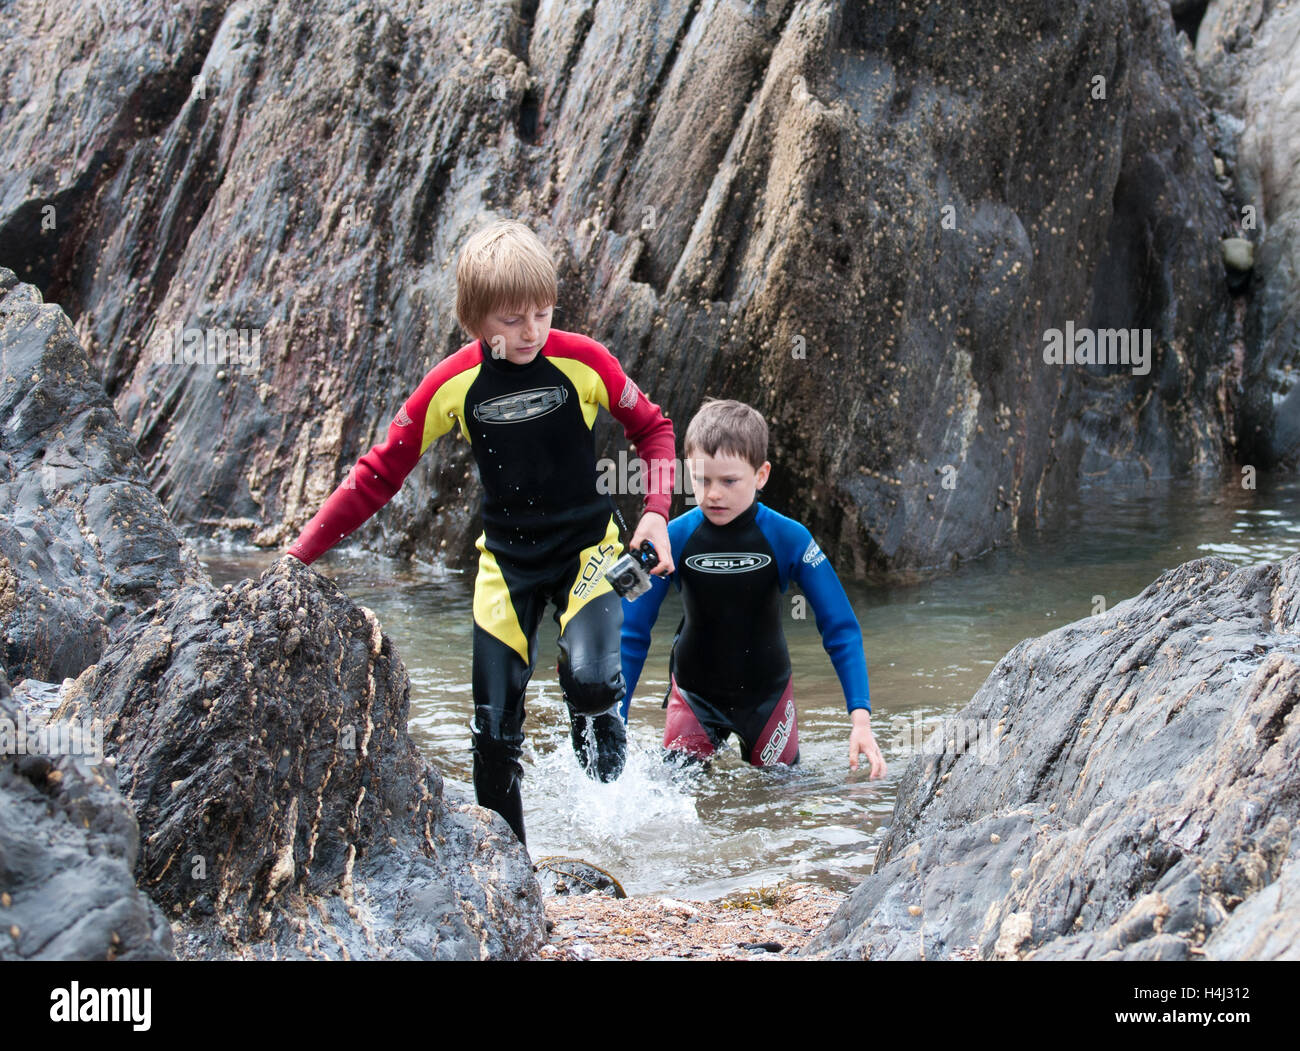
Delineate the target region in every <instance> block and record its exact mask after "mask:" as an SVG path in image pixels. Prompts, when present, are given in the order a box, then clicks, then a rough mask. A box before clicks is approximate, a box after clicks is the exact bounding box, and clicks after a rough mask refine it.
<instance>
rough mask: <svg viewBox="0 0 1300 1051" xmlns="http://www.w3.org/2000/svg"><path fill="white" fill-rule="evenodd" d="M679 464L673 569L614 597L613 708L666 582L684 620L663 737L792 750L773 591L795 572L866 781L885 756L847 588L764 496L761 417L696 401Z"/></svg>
mask: <svg viewBox="0 0 1300 1051" xmlns="http://www.w3.org/2000/svg"><path fill="white" fill-rule="evenodd" d="M685 453H686V462H687V467H688V469H689V470H690V472H691V480H692V485H693V489H694V492H695V497H696V499H697V500H698V502H699V506H698V507H696V508H694V509H692V510H691V511H689V512H687V513H686V514H684V515H680V516H678V517H677V518H674V519H673V520H672V521H671V522H669V523H668V537H669V541H670V543H671V544H672V551H673V557H674V561H675V562H676V569H675V571H674V572H673V573H671V574H669V575H668V576H667V577H665V576H656V577H652V578H651V589H650V591H649V592H647V593H646V594H643V595H642V596H641V597H640V598H638V599H636V600H635V601H632V602H629V601H627V600H626V599H625V600H624V601H623V642H622V655H623V676H624V678H625V680H626V681H627V693H626V694H625V695H624V699H623V705H622V711H623V717H624V719H626V718H627V712H628V705H629V701H630V699H631V697H632V691H633V690H634V689H635V688H636V683H637V679H638V678H639V677H640V675H641V668H642V666H643V665H644V664H645V659H646V653H647V652H648V651H649V648H650V629H651V627H652V626H653V624H654V622H655V618H656V616H657V615H658V613H659V607H660V605H661V604H662V602H663V600H664V596H665V595H666V594H667V592H668V581H669V580H670V579H671V580H672V581H673V582H674V583H675V584H676V585H677V588H678V589H679V590H680V591H681V593H682V603H683V605H684V606H685V610H686V617H685V619H684V621H683V623H682V628H681V633H680V635H679V636H678V638H677V640H676V643H675V644H674V646H673V652H672V657H671V659H670V671H669V674H670V679H671V687H670V689H669V695H668V703H667V708H668V716H667V722H666V724H665V726H664V747H665V748H666V749H668V750H669V751H670V752H682V753H685V754H687V755H689V756H693V757H695V758H699V759H703V758H707V757H708V756H711V755H712V754H713V753H714V751H715V750H716V749H717V748H718V747H719V746H720V745H721V744H722V742H723V741H724V740H725V739H726V738H727V736H728V735H729V734H732V733H734V734H736V736H737V737H739V738H740V742H741V752H742V754H743V755H744V757H745V759H746V760H747V761H748V762H750V763H752V764H753V765H755V766H768V765H771V764H773V763H796V762H798V761H799V731H798V727H797V725H796V721H795V705H794V696H793V680H792V678H791V671H790V654H789V652H788V651H787V649H786V645H785V633H784V632H783V631H782V628H781V618H782V611H783V609H784V603H783V602H782V599H781V596H782V594H783V593H784V592H785V590H786V589H787V588H788V587H789V585H790V582H791V581H792V580H793V581H794V582H795V583H797V584H798V585H799V586H800V588H801V589H802V590H803V592H804V594H805V595H806V596H807V598H808V601H809V603H810V604H811V605H812V608H813V613H814V615H815V616H816V618H817V629H818V631H820V632H821V636H822V644H823V646H825V648H826V652H827V653H828V654H829V655H830V658H831V662H832V663H833V664H834V666H835V671H836V674H837V675H838V676H839V679H840V685H841V686H842V687H843V689H844V699H845V702H846V704H847V705H848V709H849V717H850V719H851V720H852V730H851V732H850V734H849V769H850V770H856V769H858V756H859V755H865V756H866V757H867V760H868V762H869V763H870V766H871V778H872V779H873V780H874V779H876V778H880V777H884V775H885V773H886V766H885V760H884V757H883V756H882V755H881V754H880V748H879V746H878V745H877V744H876V739H875V736H874V735H873V734H872V732H871V702H870V698H869V697H868V691H867V662H866V658H865V657H864V656H863V653H862V631H861V629H860V628H859V627H858V620H857V617H856V616H855V615H854V613H853V608H852V607H851V606H850V605H849V600H848V597H847V596H846V595H845V594H844V588H843V587H842V586H841V585H840V582H839V578H838V577H836V575H835V571H834V570H833V569H832V568H831V565H830V562H829V561H828V560H827V558H826V556H825V555H824V554H823V553H822V551H821V549H820V548H819V547H818V546H817V544H816V542H815V541H814V540H813V538H812V535H811V534H810V533H809V532H808V530H807V528H805V527H804V526H803V525H801V524H800V523H799V522H796V521H794V520H793V519H790V518H786V517H785V516H784V515H781V514H777V512H775V511H773V510H771V509H770V508H767V507H765V506H764V505H763V504H761V503H759V502H758V500H757V492H758V490H760V489H762V487H763V486H764V485H765V484H766V482H767V479H768V475H769V473H770V471H771V467H772V465H771V464H770V463H768V462H767V423H766V421H764V419H763V417H762V415H760V414H759V412H758V411H757V410H755V409H753V408H751V407H750V406H748V405H745V404H743V403H742V402H738V401H719V400H714V399H710V400H707V401H706V402H705V403H704V405H703V406H702V407H701V408H700V411H699V412H698V413H697V414H696V416H695V418H694V419H693V420H692V421H691V424H690V427H689V428H688V429H687V431H686V442H685Z"/></svg>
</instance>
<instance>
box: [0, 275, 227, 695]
mask: <svg viewBox="0 0 1300 1051" xmlns="http://www.w3.org/2000/svg"><path fill="white" fill-rule="evenodd" d="M0 420H4V421H5V423H4V426H3V427H0V627H2V629H3V633H4V640H3V660H4V665H5V666H6V668H7V669H8V671H9V674H10V676H11V678H12V679H13V680H14V681H17V680H20V679H23V678H26V677H28V676H31V677H33V678H35V679H39V680H50V679H54V680H58V679H62V678H64V677H68V676H75V675H77V674H79V673H80V672H81V671H82V669H84V668H85V667H86V666H87V665H88V664H92V663H93V662H94V661H95V660H96V659H97V658H98V657H99V655H100V653H101V652H102V650H103V648H104V646H105V644H106V643H107V642H108V641H109V640H111V639H112V638H113V637H114V634H115V632H116V631H118V630H120V628H121V627H122V625H123V624H124V623H125V622H126V620H129V619H130V617H131V615H133V614H135V613H138V612H140V611H141V610H144V609H147V608H148V607H149V606H150V605H152V604H153V603H154V602H156V601H157V600H158V599H159V598H160V597H161V596H163V595H165V594H167V593H168V592H169V591H170V590H172V589H174V588H176V587H179V586H181V585H183V584H186V583H196V582H198V581H199V580H201V579H203V578H204V577H205V574H204V573H203V571H202V568H201V567H200V565H199V562H198V558H197V557H196V555H195V553H194V551H193V549H192V548H191V547H190V546H189V545H188V544H186V543H184V542H183V541H182V540H180V539H179V538H178V537H177V535H176V533H175V531H174V530H173V529H172V527H171V524H170V522H169V521H168V518H167V513H166V512H165V511H164V510H163V508H162V505H161V504H160V503H159V501H158V498H157V497H156V496H154V494H153V493H152V492H151V491H150V489H149V484H148V480H147V479H146V478H145V476H144V473H143V472H142V471H141V470H140V463H139V457H138V455H137V453H136V449H135V446H134V445H133V444H132V442H131V438H130V436H129V435H128V434H127V433H126V431H125V430H123V428H122V426H121V424H120V423H119V422H118V419H117V416H116V414H115V413H114V410H113V404H112V402H111V401H109V399H108V397H107V396H106V395H105V393H104V389H103V387H101V386H100V384H99V382H98V380H96V378H95V377H94V376H93V375H92V374H91V371H90V367H89V365H88V363H87V361H86V355H85V352H84V351H83V350H82V348H81V345H80V343H79V342H78V339H77V333H76V331H75V330H74V329H73V327H72V324H71V322H69V320H68V317H67V315H66V314H64V313H63V311H62V310H60V309H59V308H58V307H57V306H53V305H47V304H45V303H43V302H42V301H41V297H40V294H39V293H38V292H37V291H36V289H35V288H33V287H32V286H31V285H25V284H21V283H19V282H18V281H17V280H16V279H15V278H14V275H13V272H12V271H9V270H5V269H3V268H0Z"/></svg>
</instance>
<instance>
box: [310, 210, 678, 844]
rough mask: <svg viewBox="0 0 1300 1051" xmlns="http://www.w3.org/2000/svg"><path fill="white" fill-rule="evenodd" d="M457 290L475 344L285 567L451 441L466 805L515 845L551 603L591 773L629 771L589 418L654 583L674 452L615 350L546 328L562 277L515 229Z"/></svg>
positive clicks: (611, 517)
mask: <svg viewBox="0 0 1300 1051" xmlns="http://www.w3.org/2000/svg"><path fill="white" fill-rule="evenodd" d="M456 284H457V292H456V313H457V317H458V318H459V320H460V323H461V325H462V326H463V327H464V328H465V330H466V331H467V332H469V333H471V334H472V335H474V336H475V340H474V342H472V343H469V344H467V345H466V346H464V347H461V348H460V350H458V351H456V352H455V353H454V354H452V355H451V356H450V357H447V358H445V359H444V360H443V361H441V362H439V363H438V364H437V365H436V366H435V367H434V368H433V369H432V370H431V371H430V372H429V373H428V375H426V376H425V377H424V380H423V382H421V383H420V385H419V387H417V388H416V390H415V393H414V394H412V395H411V396H410V397H409V398H407V400H406V403H405V404H404V405H403V406H402V408H401V410H400V411H399V412H398V414H397V417H396V418H395V419H394V420H393V422H392V424H391V425H390V426H389V429H388V439H387V441H385V442H383V443H382V444H380V445H376V446H375V447H374V448H372V449H371V450H370V451H369V452H368V453H366V454H365V455H364V456H362V457H361V459H360V460H359V461H357V464H356V466H355V467H354V468H353V469H352V472H351V474H350V476H349V478H348V480H347V481H346V482H344V484H343V485H341V486H339V488H338V489H336V490H335V491H334V493H333V494H332V495H331V496H330V497H329V499H328V500H327V501H326V502H325V504H324V506H323V507H322V508H321V509H320V511H319V512H318V513H317V514H316V516H315V517H314V518H313V519H312V520H311V521H310V522H309V523H307V526H306V528H304V529H303V531H302V534H301V535H300V536H299V537H298V539H297V541H296V542H295V543H294V544H293V546H292V547H290V548H289V552H290V553H291V554H293V555H295V556H297V557H298V558H299V559H301V560H302V561H303V562H305V563H307V564H310V563H311V562H312V561H313V560H315V559H316V558H317V557H318V556H319V555H321V554H322V553H323V552H324V551H326V550H328V549H329V548H330V547H332V546H333V545H334V544H336V543H338V541H339V540H341V539H342V538H343V537H345V536H347V535H348V534H349V533H351V532H352V531H353V530H355V529H356V528H357V527H358V526H360V525H361V524H362V523H363V522H364V521H365V520H366V519H367V518H369V517H370V516H371V515H373V514H374V513H375V512H376V511H378V510H379V508H381V507H382V506H383V505H384V504H386V503H387V502H388V501H389V500H391V499H392V498H393V496H394V494H396V492H397V490H398V489H399V488H400V487H401V484H402V480H403V479H404V478H405V477H406V476H407V475H408V474H409V473H410V472H411V470H412V468H414V467H415V464H416V461H417V460H418V459H419V458H420V455H421V454H422V453H423V452H424V451H425V450H426V449H427V448H428V447H429V446H430V445H431V444H432V443H433V441H434V440H435V439H436V438H438V437H439V436H440V435H443V434H446V433H447V432H448V431H449V430H451V428H452V427H453V426H458V427H459V428H460V431H461V434H463V435H464V436H465V438H467V439H468V440H469V443H470V448H471V450H472V451H473V454H474V459H475V461H476V462H477V463H478V469H479V476H480V478H481V479H482V482H483V489H484V498H483V533H482V535H481V536H480V537H479V538H478V544H477V546H478V550H479V561H478V576H477V577H476V578H475V581H474V658H473V692H474V722H473V724H472V726H471V731H472V733H473V739H474V751H473V754H474V791H475V795H476V796H477V798H478V802H479V804H480V805H482V806H485V807H489V808H491V809H493V810H495V811H497V813H499V814H501V815H502V817H504V818H505V819H506V821H507V822H508V823H509V824H510V827H511V828H513V829H514V831H515V834H516V835H517V836H518V837H519V840H520V842H523V841H524V819H523V804H522V801H521V798H520V788H519V782H520V777H521V775H522V772H523V771H522V767H521V765H520V761H519V760H520V754H521V750H522V745H523V740H524V737H523V720H524V690H525V688H526V687H527V685H528V680H529V678H530V677H531V675H532V672H533V666H534V664H535V662H536V658H537V629H538V626H539V624H540V622H541V617H542V614H543V612H544V611H545V607H546V603H547V602H548V601H549V602H551V603H553V604H554V606H555V619H556V621H557V622H558V623H559V625H560V639H559V650H560V653H559V662H558V672H559V679H560V688H561V690H562V691H563V693H564V699H565V701H566V702H567V704H568V707H569V716H570V721H571V726H572V736H573V745H574V749H575V750H576V751H577V753H578V756H579V759H580V760H581V761H582V763H583V767H584V769H585V770H586V771H587V773H588V774H589V775H590V776H592V777H595V778H599V779H600V780H602V781H612V780H614V779H615V778H617V777H618V775H619V773H620V772H621V771H622V769H623V762H624V757H625V754H626V747H627V745H626V731H625V729H624V726H623V719H622V717H621V716H620V714H619V705H620V702H621V701H622V699H623V694H624V681H623V673H622V669H621V662H620V656H619V637H620V631H621V628H622V607H621V603H620V601H619V598H618V596H617V594H615V593H614V591H613V589H612V588H611V587H610V585H609V583H608V582H607V581H606V580H605V570H606V569H607V568H609V566H611V565H612V564H613V563H614V561H615V560H616V559H617V557H618V555H619V550H620V544H619V538H618V527H617V525H616V523H615V510H614V505H613V501H612V499H611V498H610V496H609V494H608V493H607V492H605V493H602V492H600V491H599V490H598V488H597V483H596V474H597V472H596V455H595V440H594V438H593V436H592V423H593V421H594V420H595V418H596V412H597V409H598V408H599V407H601V406H604V408H605V409H606V410H608V411H609V412H610V413H612V414H613V416H614V417H615V418H616V419H617V420H618V421H619V422H620V423H621V424H622V425H623V428H624V431H625V433H626V434H627V438H628V440H629V441H630V442H633V443H634V444H635V445H636V449H637V454H638V455H639V456H640V457H641V458H642V459H643V460H644V461H645V466H646V478H647V485H646V490H647V492H646V497H645V510H644V514H643V516H642V518H641V521H640V523H639V524H638V526H637V529H636V531H635V532H634V533H633V535H632V541H631V543H632V546H634V547H635V546H639V545H640V543H641V542H642V541H643V540H649V541H651V542H652V543H653V544H654V545H655V549H656V550H657V551H658V552H659V554H660V559H661V561H660V564H659V566H658V567H656V570H655V572H656V573H666V572H671V571H672V569H673V563H672V552H671V549H670V547H669V542H668V530H667V520H668V512H669V507H670V503H671V500H672V492H673V481H674V456H675V439H674V437H673V427H672V423H671V422H670V421H669V420H668V419H667V418H666V417H665V416H664V415H663V413H662V412H660V410H659V407H658V406H657V405H655V404H654V403H653V402H652V401H650V400H649V399H648V398H647V397H646V396H645V394H644V393H643V392H642V391H641V390H640V388H638V387H637V385H636V384H635V383H633V382H632V380H630V379H629V378H628V377H627V376H626V375H625V374H624V372H623V370H622V368H621V367H620V366H619V363H618V362H617V361H616V360H615V358H614V356H613V355H612V354H610V352H609V351H608V350H606V349H605V348H604V347H603V346H602V345H601V344H600V343H598V342H596V341H595V340H593V339H590V338H588V337H586V336H582V335H579V334H577V333H574V332H562V331H560V330H559V329H551V327H550V319H551V310H552V308H553V306H554V304H555V301H556V278H555V268H554V266H553V264H552V261H551V258H550V255H549V253H547V251H546V249H545V247H544V246H543V245H542V243H541V241H540V240H538V238H537V236H536V235H535V234H534V233H533V232H532V231H531V230H530V229H528V227H526V226H525V225H524V224H523V223H519V222H516V221H513V220H499V221H498V222H496V223H493V224H491V225H490V226H488V227H486V228H484V229H483V230H480V231H479V232H477V233H476V234H474V235H473V236H471V237H470V239H469V240H468V241H467V242H466V244H465V247H464V248H463V250H462V252H461V255H460V260H459V263H458V265H457V271H456Z"/></svg>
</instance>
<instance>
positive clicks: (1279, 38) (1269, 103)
mask: <svg viewBox="0 0 1300 1051" xmlns="http://www.w3.org/2000/svg"><path fill="white" fill-rule="evenodd" d="M1298 49H1300V7H1296V5H1294V4H1285V3H1278V2H1277V0H1211V2H1210V4H1209V6H1208V7H1207V8H1206V12H1205V18H1204V21H1202V23H1201V27H1200V31H1199V33H1198V34H1197V39H1196V60H1197V64H1198V66H1199V67H1200V71H1201V78H1202V81H1203V83H1204V84H1205V90H1206V95H1207V97H1208V99H1209V100H1210V102H1211V104H1212V107H1213V112H1214V115H1215V120H1216V122H1217V123H1218V125H1219V127H1220V137H1221V139H1222V141H1223V143H1224V146H1225V152H1226V153H1227V155H1228V156H1227V161H1228V170H1229V173H1230V175H1231V178H1232V192H1233V196H1234V204H1235V210H1236V213H1237V214H1236V216H1235V218H1236V225H1237V229H1238V230H1239V231H1240V232H1241V233H1242V234H1243V235H1244V236H1245V237H1247V238H1248V239H1249V240H1251V241H1252V242H1254V243H1255V257H1254V276H1253V280H1252V283H1251V286H1250V295H1249V297H1248V299H1247V301H1246V303H1245V304H1244V308H1245V327H1244V333H1243V340H1244V342H1243V348H1242V350H1243V356H1244V359H1245V360H1244V369H1243V377H1242V381H1241V382H1242V398H1241V399H1240V400H1241V405H1240V413H1241V422H1240V424H1239V429H1240V435H1241V442H1240V449H1241V452H1240V455H1241V458H1242V460H1243V461H1244V462H1245V463H1250V464H1254V465H1256V466H1259V467H1283V468H1294V467H1295V466H1296V465H1297V463H1300V385H1297V384H1296V368H1297V366H1300V66H1297V64H1296V61H1295V54H1296V51H1297V50H1298Z"/></svg>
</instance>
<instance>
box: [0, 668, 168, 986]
mask: <svg viewBox="0 0 1300 1051" xmlns="http://www.w3.org/2000/svg"><path fill="white" fill-rule="evenodd" d="M20 726H21V721H20V714H19V707H18V705H17V704H15V703H14V701H13V698H12V697H11V695H10V690H9V681H8V679H7V678H6V676H5V674H4V671H3V669H0V738H3V739H4V740H5V741H7V742H12V744H13V746H14V747H13V749H12V750H11V748H10V745H8V744H6V745H5V747H3V748H0V960H165V959H170V958H171V957H172V932H171V928H170V927H169V926H168V924H167V919H166V917H165V916H163V914H162V912H161V911H160V910H159V909H158V907H157V906H156V905H155V904H154V903H153V902H151V901H150V900H149V899H148V897H146V896H145V895H144V894H142V893H141V892H140V891H139V890H137V889H136V885H135V877H134V875H133V871H132V870H133V869H134V868H135V862H136V856H137V853H138V851H139V848H140V829H139V827H138V825H137V824H136V820H135V814H133V813H132V811H131V807H130V805H129V804H128V803H127V802H126V800H124V799H123V798H122V796H121V794H120V793H119V792H118V791H117V785H116V779H115V777H114V774H113V768H112V766H111V765H110V764H108V763H95V762H91V761H90V759H91V758H92V757H90V756H87V755H84V754H83V755H72V754H65V755H41V754H31V752H30V751H28V752H27V754H23V753H22V752H19V751H18V750H17V748H16V745H17V741H18V731H19V729H20ZM6 735H7V736H6Z"/></svg>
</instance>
